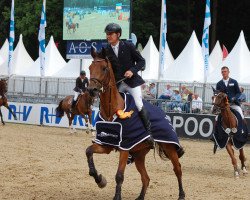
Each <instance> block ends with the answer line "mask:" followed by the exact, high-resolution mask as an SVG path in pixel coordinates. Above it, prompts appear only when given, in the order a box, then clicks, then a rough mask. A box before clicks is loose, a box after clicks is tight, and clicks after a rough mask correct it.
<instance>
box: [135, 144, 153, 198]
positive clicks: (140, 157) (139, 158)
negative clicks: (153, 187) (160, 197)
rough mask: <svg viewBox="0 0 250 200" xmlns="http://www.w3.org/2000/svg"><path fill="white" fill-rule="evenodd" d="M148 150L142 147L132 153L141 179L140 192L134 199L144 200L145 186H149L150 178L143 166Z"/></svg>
mask: <svg viewBox="0 0 250 200" xmlns="http://www.w3.org/2000/svg"><path fill="white" fill-rule="evenodd" d="M149 151H150V149H149V148H148V149H143V150H142V151H141V152H139V153H137V154H135V155H134V158H135V166H136V169H137V170H138V172H139V173H140V175H141V181H142V189H141V193H140V195H139V197H138V198H136V200H144V198H145V194H146V191H147V188H148V186H149V181H150V178H149V176H148V173H147V170H146V167H145V156H146V154H147V153H148V152H149Z"/></svg>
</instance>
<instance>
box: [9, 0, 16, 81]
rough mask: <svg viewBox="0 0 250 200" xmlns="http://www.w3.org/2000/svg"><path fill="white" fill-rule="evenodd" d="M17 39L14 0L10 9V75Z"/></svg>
mask: <svg viewBox="0 0 250 200" xmlns="http://www.w3.org/2000/svg"><path fill="white" fill-rule="evenodd" d="M14 41H15V20H14V0H12V3H11V11H10V35H9V59H8V75H9V77H10V76H11V74H12V55H13V50H14Z"/></svg>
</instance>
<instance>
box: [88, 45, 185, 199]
mask: <svg viewBox="0 0 250 200" xmlns="http://www.w3.org/2000/svg"><path fill="white" fill-rule="evenodd" d="M91 55H92V58H93V62H92V64H91V65H90V66H89V70H90V85H89V87H88V88H87V89H88V90H89V92H90V95H92V96H96V95H100V113H99V116H100V117H102V118H103V119H104V120H105V121H107V123H110V124H112V123H113V122H112V120H114V117H115V115H119V114H118V113H119V111H121V110H123V109H124V108H125V107H126V106H125V105H126V104H125V100H124V99H123V97H122V94H121V93H119V92H118V89H117V86H116V82H115V78H114V73H113V70H112V66H111V63H110V61H109V60H108V58H107V57H106V51H105V49H102V51H101V52H96V51H95V50H94V49H93V48H92V49H91ZM123 95H124V96H126V95H125V94H123ZM127 97H130V98H131V97H132V96H127ZM127 97H126V98H127ZM131 102H134V99H133V97H132V98H131ZM144 103H145V102H144ZM148 104H149V103H148ZM150 105H151V104H150ZM144 106H145V104H144ZM151 106H153V105H151ZM135 108H136V107H135ZM154 108H155V109H157V110H160V109H159V108H158V107H156V106H155V107H154ZM160 111H161V110H160ZM125 113H129V114H131V112H125ZM134 113H135V115H134ZM134 113H132V116H133V115H134V117H131V118H128V119H126V120H132V123H131V124H128V126H129V127H127V128H130V126H133V124H142V122H141V120H140V118H139V116H138V114H137V115H136V112H134ZM161 113H162V114H161V115H162V116H163V118H164V123H163V124H164V126H165V123H166V122H167V123H169V121H168V120H167V119H166V118H165V117H166V114H165V113H164V112H163V111H161ZM149 114H151V113H149ZM121 118H123V116H122V115H121ZM134 118H136V119H135V120H136V121H137V122H135V121H133V119H134ZM138 119H139V120H138ZM165 120H166V121H165ZM114 123H115V122H114ZM97 124H98V121H97V122H96V130H97V133H96V140H94V142H93V144H92V145H90V146H89V147H88V148H87V149H86V156H87V161H88V166H89V175H90V176H93V177H94V179H95V182H96V183H97V185H98V186H99V187H100V188H104V187H105V186H106V184H107V181H106V179H105V177H104V176H103V175H102V174H98V172H97V170H96V168H95V164H94V160H93V154H94V153H98V154H109V153H110V152H111V151H112V150H116V151H118V152H119V153H120V156H119V165H118V169H117V173H116V176H115V180H116V190H115V195H114V198H113V199H114V200H121V189H122V183H123V181H124V171H125V168H126V164H127V159H128V156H129V154H130V155H132V156H133V158H134V163H135V166H136V169H137V170H138V172H139V173H140V175H141V181H142V188H141V192H140V194H139V196H138V198H137V200H143V199H144V198H145V194H146V191H147V188H148V186H149V182H150V178H149V176H148V173H147V170H146V166H145V160H146V158H145V156H146V154H147V153H148V152H149V151H150V149H152V146H151V144H149V143H148V142H147V140H140V141H139V142H138V143H136V144H134V145H133V146H132V147H131V148H130V149H129V150H128V149H124V148H122V147H121V146H120V147H119V146H114V145H110V144H108V143H106V144H100V143H98V138H97V136H98V135H99V136H100V137H104V139H105V137H108V136H113V135H112V134H109V133H107V132H106V130H108V129H109V128H110V126H107V127H106V129H102V128H100V130H99V131H100V134H99V133H98V127H97ZM169 124H170V123H169ZM99 125H102V123H101V122H100V124H99ZM114 125H117V124H114ZM169 126H171V125H169ZM140 127H141V128H140V130H139V129H137V131H144V132H145V128H144V126H143V125H142V126H140ZM153 128H154V124H153V123H152V132H153V138H154V140H155V142H156V147H157V153H158V154H159V156H160V158H162V159H166V158H168V159H170V160H171V162H172V164H173V167H174V169H173V170H174V172H175V174H176V176H177V180H178V185H179V197H178V199H179V200H183V199H185V192H184V190H183V185H182V170H181V164H180V162H179V158H180V157H181V156H182V155H183V154H184V150H183V148H182V147H180V148H179V149H178V150H177V146H176V144H174V143H171V142H170V143H166V142H161V141H159V140H156V139H155V135H154V134H155V133H156V132H154V130H153ZM171 130H172V131H173V132H174V129H173V127H172V126H171ZM130 134H131V135H134V134H137V132H136V131H135V132H131V133H130ZM174 134H175V137H176V138H177V135H176V133H175V132H174ZM118 135H119V133H118ZM164 135H168V133H166V132H165V133H164ZM114 137H116V136H114ZM124 137H126V136H124ZM177 139H178V138H177ZM131 140H132V139H129V138H127V140H126V141H127V142H128V141H131ZM123 142H125V141H124V140H123ZM178 147H179V146H178Z"/></svg>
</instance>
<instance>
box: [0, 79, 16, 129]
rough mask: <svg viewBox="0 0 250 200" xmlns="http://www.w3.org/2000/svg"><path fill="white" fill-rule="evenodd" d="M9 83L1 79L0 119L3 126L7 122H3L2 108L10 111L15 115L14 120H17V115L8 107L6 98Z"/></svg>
mask: <svg viewBox="0 0 250 200" xmlns="http://www.w3.org/2000/svg"><path fill="white" fill-rule="evenodd" d="M7 81H8V79H0V117H1V122H2V124H3V125H5V122H4V121H3V114H2V111H1V106H4V107H6V108H7V109H8V110H9V112H10V113H11V114H12V115H13V117H14V119H15V120H17V117H16V114H15V113H13V111H12V110H11V109H10V107H9V105H8V99H7V97H6V96H5V94H6V93H7V86H8V83H7Z"/></svg>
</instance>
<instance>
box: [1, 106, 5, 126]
mask: <svg viewBox="0 0 250 200" xmlns="http://www.w3.org/2000/svg"><path fill="white" fill-rule="evenodd" d="M0 117H1V122H2V124H3V125H5V123H4V121H3V114H2V111H1V108H0Z"/></svg>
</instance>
